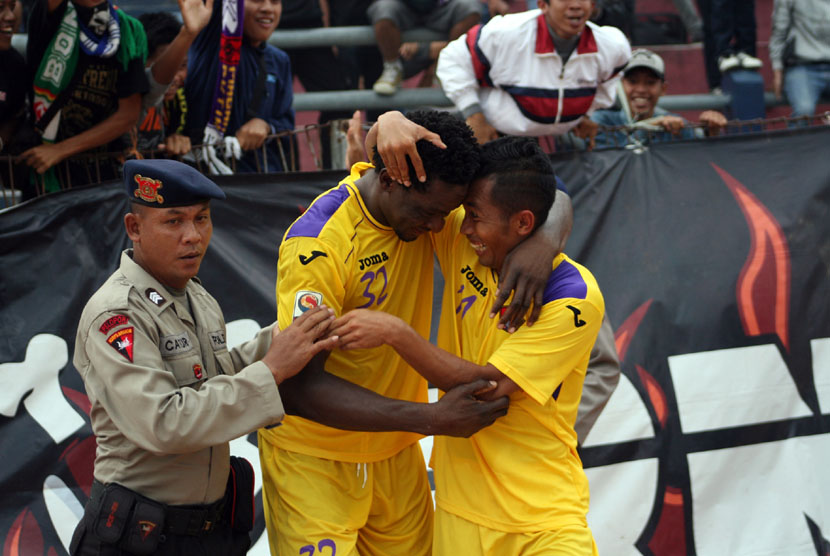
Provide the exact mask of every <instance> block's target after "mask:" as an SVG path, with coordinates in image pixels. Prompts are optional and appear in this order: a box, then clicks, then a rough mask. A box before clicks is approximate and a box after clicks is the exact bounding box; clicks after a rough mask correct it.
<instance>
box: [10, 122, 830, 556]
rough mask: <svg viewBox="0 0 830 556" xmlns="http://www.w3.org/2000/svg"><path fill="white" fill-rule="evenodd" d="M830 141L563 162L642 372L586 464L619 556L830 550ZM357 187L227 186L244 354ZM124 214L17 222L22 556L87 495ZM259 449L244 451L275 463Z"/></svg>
mask: <svg viewBox="0 0 830 556" xmlns="http://www.w3.org/2000/svg"><path fill="white" fill-rule="evenodd" d="M826 144H830V129H826V128H825V129H812V130H804V131H798V132H780V133H778V134H773V135H770V134H767V135H759V136H753V137H740V138H738V137H736V138H731V137H730V138H723V139H719V140H712V141H705V142H680V143H675V144H667V145H659V146H654V147H651V148H650V149H633V150H628V149H620V150H611V151H602V152H595V153H570V154H562V155H554V156H553V158H552V160H553V162H554V164H555V166H556V168H557V171H558V173H559V174H560V175H561V176H562V177H563V179H564V180H565V182H566V183H567V184H568V186H569V188H570V190H571V193H572V197H573V203H574V212H575V217H574V220H575V223H574V230H573V233H572V236H571V239H570V241H569V243H568V247H567V249H566V251H567V252H568V254H569V255H571V256H572V257H573V258H574V259H576V260H578V261H580V262H582V263H584V264H585V265H586V266H587V267H588V268H590V269H591V270H592V271H593V272H594V274H595V275H596V277H597V279H598V281H599V284H600V286H601V288H602V290H603V292H604V295H605V299H606V304H607V310H608V315H609V317H610V319H611V321H612V323H613V324H614V327H615V330H616V339H617V349H618V352H619V355H620V359H621V361H622V367H623V377H622V379H621V381H620V385H619V387H618V388H617V390H616V391H615V393H614V395H613V396H612V398H611V401H610V402H609V404H608V406H607V408H606V409H605V411H604V412H603V414H602V415H601V416H600V418H599V420H598V421H597V424H596V426H595V427H594V429H593V430H592V432H591V433H590V434H589V435H588V437H587V438H586V439H584V448H583V450H582V456H583V461H584V463H585V467H586V470H587V473H588V478H589V480H590V482H591V512H590V514H589V522H590V525H591V527H592V530H593V532H594V536H595V538H596V540H597V544H598V547H599V550H600V553H601V554H609V555H615V556H616V555H628V554H631V555H636V554H651V555H656V556H667V555H676V554H687V555H707V556H708V555H721V554H729V555H730V556H732V555H746V556H749V555H753V556H757V555H769V556H778V555H781V554H787V555H792V554H794V555H811V556H812V555H824V554H826V553H827V552H828V550H830V544H828V541H827V540H826V539H827V538H828V536H830V506H828V504H827V503H826V500H828V499H830V475H828V473H827V472H826V467H827V463H826V462H827V461H830V303H828V299H830V158H828V157H822V156H821V155H820V153H819V152H817V151H820V149H819V148H818V146H819V145H826ZM342 174H343V172H342V171H341V172H327V173H313V174H284V175H277V176H275V175H269V176H229V177H226V178H221V179H220V184H221V185H222V186H223V188H224V189H225V191H226V193H227V194H228V201H226V202H217V203H214V204H213V217H214V235H213V240H212V243H211V247H210V249H209V251H208V254H207V256H206V258H205V261H204V263H203V266H202V272H201V273H200V277H201V278H202V280H203V283H204V284H205V286H206V287H207V289H208V291H210V292H211V293H212V294H213V295H214V296H215V297H216V298H217V299H218V300H219V303H220V305H221V306H222V308H223V310H224V312H225V317H226V321H227V322H228V341H229V342H230V343H236V342H239V341H242V340H243V339H245V338H246V337H249V336H251V335H252V334H253V332H254V331H255V330H256V329H257V328H258V327H260V326H262V325H265V324H268V323H269V322H271V321H272V320H273V318H274V307H275V304H274V281H275V279H276V256H277V249H278V245H279V241H280V239H281V236H282V234H283V232H284V230H285V229H286V227H287V226H288V225H289V224H290V222H291V221H292V220H293V219H294V218H296V216H298V215H299V214H300V213H301V212H302V211H303V210H304V209H305V207H307V206H308V204H309V203H310V202H311V200H312V199H313V198H314V197H315V196H316V195H317V194H319V192H321V191H323V190H324V189H326V188H327V187H330V186H332V185H334V184H335V183H336V182H337V180H338V179H339V178H340V177H341V176H342ZM126 207H127V205H126V200H125V199H124V198H123V196H122V194H121V189H120V186H119V185H118V184H103V185H100V186H96V187H90V188H85V189H78V190H73V191H67V192H63V193H58V194H54V195H50V196H47V197H44V198H41V199H37V200H35V201H33V202H30V203H28V204H26V205H23V206H20V207H18V208H15V209H12V210H9V211H6V212H3V213H0V268H2V271H0V325H1V326H2V327H1V328H0V330H2V335H1V336H0V381H1V383H2V385H3V387H2V389H0V414H2V415H0V492H2V497H0V539H2V542H3V556H6V555H9V556H11V555H18V554H19V555H29V554H38V555H40V554H65V553H66V547H67V546H68V544H69V538H70V537H71V534H72V531H73V529H74V527H75V524H76V523H77V522H78V520H79V518H80V516H81V512H82V508H83V504H84V503H85V502H86V499H87V496H88V494H89V487H90V484H91V480H92V460H93V457H94V450H95V442H94V438H93V437H92V436H91V430H90V427H89V418H88V412H89V400H88V399H87V397H86V395H85V393H84V389H83V383H82V381H81V379H80V377H79V376H78V373H77V371H76V370H75V369H74V368H73V366H72V364H71V360H72V352H73V349H74V336H75V331H76V326H77V320H78V317H79V315H80V312H81V310H82V308H83V306H84V304H85V303H86V300H87V299H88V298H89V296H90V295H91V294H92V292H94V291H95V289H96V288H97V287H98V286H99V285H100V284H101V283H102V282H103V280H104V279H105V278H106V277H107V276H108V275H109V274H110V273H111V272H112V271H113V269H114V268H115V267H116V265H117V262H118V257H119V255H120V252H121V250H122V249H123V248H125V247H127V246H128V242H127V239H126V237H125V234H124V232H123V223H122V218H123V213H124V211H125V209H126ZM253 442H254V437H253V436H249V437H248V438H242V439H238V440H236V441H234V442H233V443H232V448H233V451H234V453H237V454H239V455H244V456H246V457H248V459H249V460H251V461H252V462H254V463H255V464H257V466H258V456H257V452H256V446H255V444H254V443H253ZM258 486H259V483H257V488H258ZM258 496H259V494H258ZM263 529H264V525H263V523H262V517H261V514H260V515H259V516H258V519H257V524H256V528H255V531H254V536H255V544H254V547H253V548H252V550H251V553H252V554H263V555H265V554H267V553H268V549H267V545H266V543H265V542H264V533H263Z"/></svg>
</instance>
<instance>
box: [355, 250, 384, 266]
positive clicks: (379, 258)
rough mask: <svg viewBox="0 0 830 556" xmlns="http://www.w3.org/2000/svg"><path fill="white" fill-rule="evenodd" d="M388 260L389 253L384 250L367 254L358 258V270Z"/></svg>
mask: <svg viewBox="0 0 830 556" xmlns="http://www.w3.org/2000/svg"><path fill="white" fill-rule="evenodd" d="M388 260H389V255H387V254H386V251H381V252H380V253H376V254H374V255H369V256H368V257H365V258H363V259H359V261H360V270H363V269H365V268H369V267H370V266H373V265H376V264H380V263H382V262H384V261H388Z"/></svg>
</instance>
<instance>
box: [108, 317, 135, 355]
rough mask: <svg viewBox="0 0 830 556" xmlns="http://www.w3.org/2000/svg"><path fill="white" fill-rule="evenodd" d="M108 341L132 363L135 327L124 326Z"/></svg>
mask: <svg viewBox="0 0 830 556" xmlns="http://www.w3.org/2000/svg"><path fill="white" fill-rule="evenodd" d="M107 343H108V344H109V345H111V346H112V347H113V348H114V349H115V351H117V352H118V353H120V354H121V355H123V356H124V358H125V359H126V360H127V361H129V362H130V363H132V362H133V327H132V326H130V327H127V328H122V329H121V330H118V331H116V332H114V333H113V334H112V335H111V336H110V337H109V338H107Z"/></svg>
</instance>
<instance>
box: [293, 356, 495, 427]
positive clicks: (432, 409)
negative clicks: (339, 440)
mask: <svg viewBox="0 0 830 556" xmlns="http://www.w3.org/2000/svg"><path fill="white" fill-rule="evenodd" d="M325 356H326V354H320V355H318V356H317V357H315V358H314V359H313V360H312V361H311V362H310V363H309V364H308V366H306V368H305V369H304V370H303V371H302V372H301V373H299V374H297V375H296V376H294V377H292V378H290V379H288V380H285V381H284V382H283V383H282V384H280V397H281V398H282V403H283V407H284V408H285V411H286V413H287V414H289V415H297V416H300V417H304V418H306V419H310V420H312V421H316V422H318V423H321V424H323V425H327V426H330V427H334V428H339V429H344V430H360V431H372V432H378V431H408V432H415V433H419V434H423V435H447V436H463V437H467V436H470V435H471V434H473V433H475V432H477V431H478V430H480V429H482V428H484V427H486V426H488V425H491V424H492V423H493V422H494V421H495V420H496V419H498V418H499V417H501V416H503V415H505V414H506V413H507V406H508V403H509V401H508V399H507V398H506V397H503V396H502V397H500V398H498V399H496V400H493V401H481V400H479V399H477V398H476V395H478V394H482V393H484V392H487V391H490V390H492V389H493V385H491V384H489V383H488V381H486V380H483V379H482V380H474V381H472V382H471V383H470V384H463V385H461V386H459V387H458V388H455V389H453V390H452V391H450V392H448V393H447V394H446V395H445V396H444V397H443V398H442V399H441V400H440V401H438V402H436V403H432V404H426V403H414V402H406V401H403V400H396V399H392V398H386V397H384V396H381V395H379V394H376V393H375V392H372V391H371V390H367V389H365V388H362V387H360V386H358V385H356V384H353V383H351V382H349V381H347V380H343V379H341V378H338V377H336V376H334V375H332V374H330V373H327V372H326V371H325V370H324V368H323V365H324V362H325Z"/></svg>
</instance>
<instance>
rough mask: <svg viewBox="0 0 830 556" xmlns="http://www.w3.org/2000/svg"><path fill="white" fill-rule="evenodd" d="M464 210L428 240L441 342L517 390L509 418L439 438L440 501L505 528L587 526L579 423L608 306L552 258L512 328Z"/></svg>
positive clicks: (591, 284) (580, 272) (589, 280)
mask: <svg viewBox="0 0 830 556" xmlns="http://www.w3.org/2000/svg"><path fill="white" fill-rule="evenodd" d="M463 219H464V209H463V207H462V208H459V209H457V210H456V211H454V212H453V213H452V214H451V215H450V216H449V217H448V218H447V222H446V225H445V227H444V230H443V231H442V232H441V233H439V234H436V235H432V236H431V238H432V240H433V243H434V244H435V252H436V255H437V256H438V261H439V263H440V264H441V269H442V272H443V274H444V282H445V284H444V297H443V305H442V313H441V324H440V328H439V332H438V345H439V346H440V347H442V348H443V349H445V350H447V351H449V352H451V353H454V354H455V355H458V356H460V357H462V358H464V359H466V360H468V361H472V362H473V363H476V364H478V365H486V364H487V363H491V364H492V365H493V366H495V367H496V368H497V369H498V370H499V371H501V372H502V373H504V374H505V375H506V376H507V377H509V378H510V379H511V380H513V382H515V383H516V384H517V385H518V386H519V388H520V390H517V391H516V392H514V393H513V394H512V395H511V396H510V408H509V409H508V412H507V415H506V416H504V417H502V418H500V419H498V420H497V421H496V422H495V423H494V424H493V425H491V426H489V427H487V428H485V429H482V430H481V431H479V432H477V433H476V434H474V435H473V436H471V437H470V438H448V437H444V436H441V437H436V439H435V448H434V450H433V456H432V467H433V469H434V470H435V495H436V496H435V499H436V504H437V506H438V507H439V508H441V509H442V510H444V511H447V512H449V513H452V514H455V515H457V516H459V517H462V518H464V519H466V520H468V521H472V522H474V523H477V524H480V525H483V526H485V527H488V528H491V529H496V530H499V531H506V532H530V531H541V530H546V529H556V528H560V527H566V526H570V525H583V526H584V525H586V524H587V521H586V514H587V512H588V498H589V497H588V480H587V478H586V476H585V472H584V471H583V469H582V462H581V460H580V458H579V455H578V454H577V450H576V446H577V444H576V433H575V432H574V428H573V426H574V422H575V421H576V412H577V407H578V405H579V399H580V397H581V395H582V383H583V380H584V378H585V369H586V368H587V366H588V360H589V357H590V353H591V348H592V347H593V345H594V341H595V340H596V336H597V333H598V331H599V327H600V323H601V321H602V316H603V312H604V310H605V303H604V301H603V298H602V294H601V293H600V291H599V287H598V286H597V283H596V280H595V279H594V277H593V275H591V273H590V272H589V271H588V270H587V269H586V268H585V267H583V266H581V265H579V264H577V263H575V262H574V261H572V260H571V259H569V258H568V257H567V256H565V255H564V254H562V255H559V256H558V257H556V259H554V261H553V269H552V272H551V274H550V278H549V279H548V282H547V285H546V287H545V292H544V306H543V307H542V312H541V315H540V317H539V320H538V321H537V322H536V323H535V324H534V325H533V326H532V327H528V326H522V327H521V328H519V329H518V330H517V331H516V332H515V333H513V334H508V333H507V332H505V331H503V330H499V329H497V328H496V325H497V323H498V319H497V318H493V319H490V318H489V313H490V308H491V307H492V304H493V301H494V299H495V296H496V293H495V292H496V288H497V286H498V277H497V274H496V272H495V271H494V270H492V269H490V268H487V267H485V266H483V265H482V264H481V263H480V262H479V260H478V256H477V255H476V253H475V251H473V249H472V247H471V246H470V243H469V241H467V238H466V237H465V236H464V235H463V234H461V233H460V229H461V222H462V220H463Z"/></svg>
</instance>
